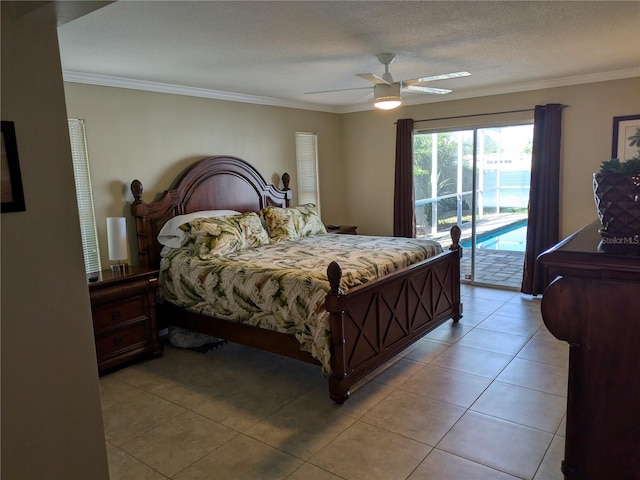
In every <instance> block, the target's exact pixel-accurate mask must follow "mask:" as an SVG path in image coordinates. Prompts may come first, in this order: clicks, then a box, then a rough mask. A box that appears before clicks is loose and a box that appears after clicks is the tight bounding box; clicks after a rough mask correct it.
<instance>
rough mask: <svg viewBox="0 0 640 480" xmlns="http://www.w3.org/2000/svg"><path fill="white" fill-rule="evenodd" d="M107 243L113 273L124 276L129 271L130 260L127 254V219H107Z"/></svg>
mask: <svg viewBox="0 0 640 480" xmlns="http://www.w3.org/2000/svg"><path fill="white" fill-rule="evenodd" d="M107 242H108V246H109V260H110V261H111V262H116V263H112V264H111V271H112V272H113V273H117V274H124V273H126V271H127V262H126V260H127V259H128V258H129V255H128V252H127V219H126V218H125V217H107Z"/></svg>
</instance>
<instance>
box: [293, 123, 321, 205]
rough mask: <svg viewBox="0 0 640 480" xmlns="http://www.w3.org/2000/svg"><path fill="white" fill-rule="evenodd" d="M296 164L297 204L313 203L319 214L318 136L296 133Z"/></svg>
mask: <svg viewBox="0 0 640 480" xmlns="http://www.w3.org/2000/svg"><path fill="white" fill-rule="evenodd" d="M296 163H297V167H298V203H299V204H300V205H303V204H305V203H313V204H315V205H316V207H318V214H319V213H320V187H319V183H318V136H317V135H316V134H315V133H305V132H296Z"/></svg>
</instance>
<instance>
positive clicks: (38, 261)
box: [0, 2, 108, 480]
mask: <svg viewBox="0 0 640 480" xmlns="http://www.w3.org/2000/svg"><path fill="white" fill-rule="evenodd" d="M10 7H12V5H11V4H10V3H7V2H2V120H11V121H14V122H15V129H16V137H17V143H18V151H19V158H20V167H21V170H22V181H23V186H24V192H25V201H26V207H27V209H26V212H16V213H3V214H2V216H1V218H0V222H1V235H2V254H1V255H2V263H1V265H2V293H1V295H2V307H1V309H2V311H1V322H2V328H1V338H2V347H1V349H2V352H1V355H2V359H1V363H2V372H1V376H2V397H1V403H2V406H1V409H2V412H1V417H2V464H1V473H0V476H1V477H2V478H3V479H6V480H10V479H20V480H24V479H36V478H43V479H44V478H46V479H52V480H54V479H61V480H73V479H106V478H108V470H107V457H106V449H105V441H104V432H103V424H102V415H101V409H100V396H99V385H98V372H97V366H96V355H95V348H94V342H93V328H92V324H91V312H90V307H89V294H88V290H87V282H86V278H85V274H84V265H83V260H82V246H81V243H80V229H79V225H78V213H77V206H76V200H75V193H74V191H75V190H74V182H73V171H72V165H71V150H70V146H69V134H68V130H67V122H66V111H65V99H64V89H63V82H62V72H61V69H60V59H59V54H58V39H57V32H56V27H55V24H50V25H48V24H43V23H37V24H35V23H29V22H27V21H24V20H16V19H15V18H13V15H12V14H13V10H12V9H11V8H10Z"/></svg>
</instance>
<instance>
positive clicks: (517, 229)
mask: <svg viewBox="0 0 640 480" xmlns="http://www.w3.org/2000/svg"><path fill="white" fill-rule="evenodd" d="M526 241H527V221H526V220H522V221H520V222H516V223H512V224H511V225H507V226H506V227H504V228H501V229H500V230H495V231H493V232H489V233H486V234H483V235H480V236H478V237H476V248H483V249H485V250H508V251H511V252H524V249H525V246H526ZM461 245H462V246H463V247H467V248H468V247H470V246H471V239H469V240H465V241H464V242H462V243H461Z"/></svg>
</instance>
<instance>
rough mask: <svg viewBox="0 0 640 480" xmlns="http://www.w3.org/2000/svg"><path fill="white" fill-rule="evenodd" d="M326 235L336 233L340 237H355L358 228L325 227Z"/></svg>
mask: <svg viewBox="0 0 640 480" xmlns="http://www.w3.org/2000/svg"><path fill="white" fill-rule="evenodd" d="M325 228H326V229H327V233H338V234H342V235H357V234H358V231H357V230H358V227H357V226H355V225H325Z"/></svg>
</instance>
